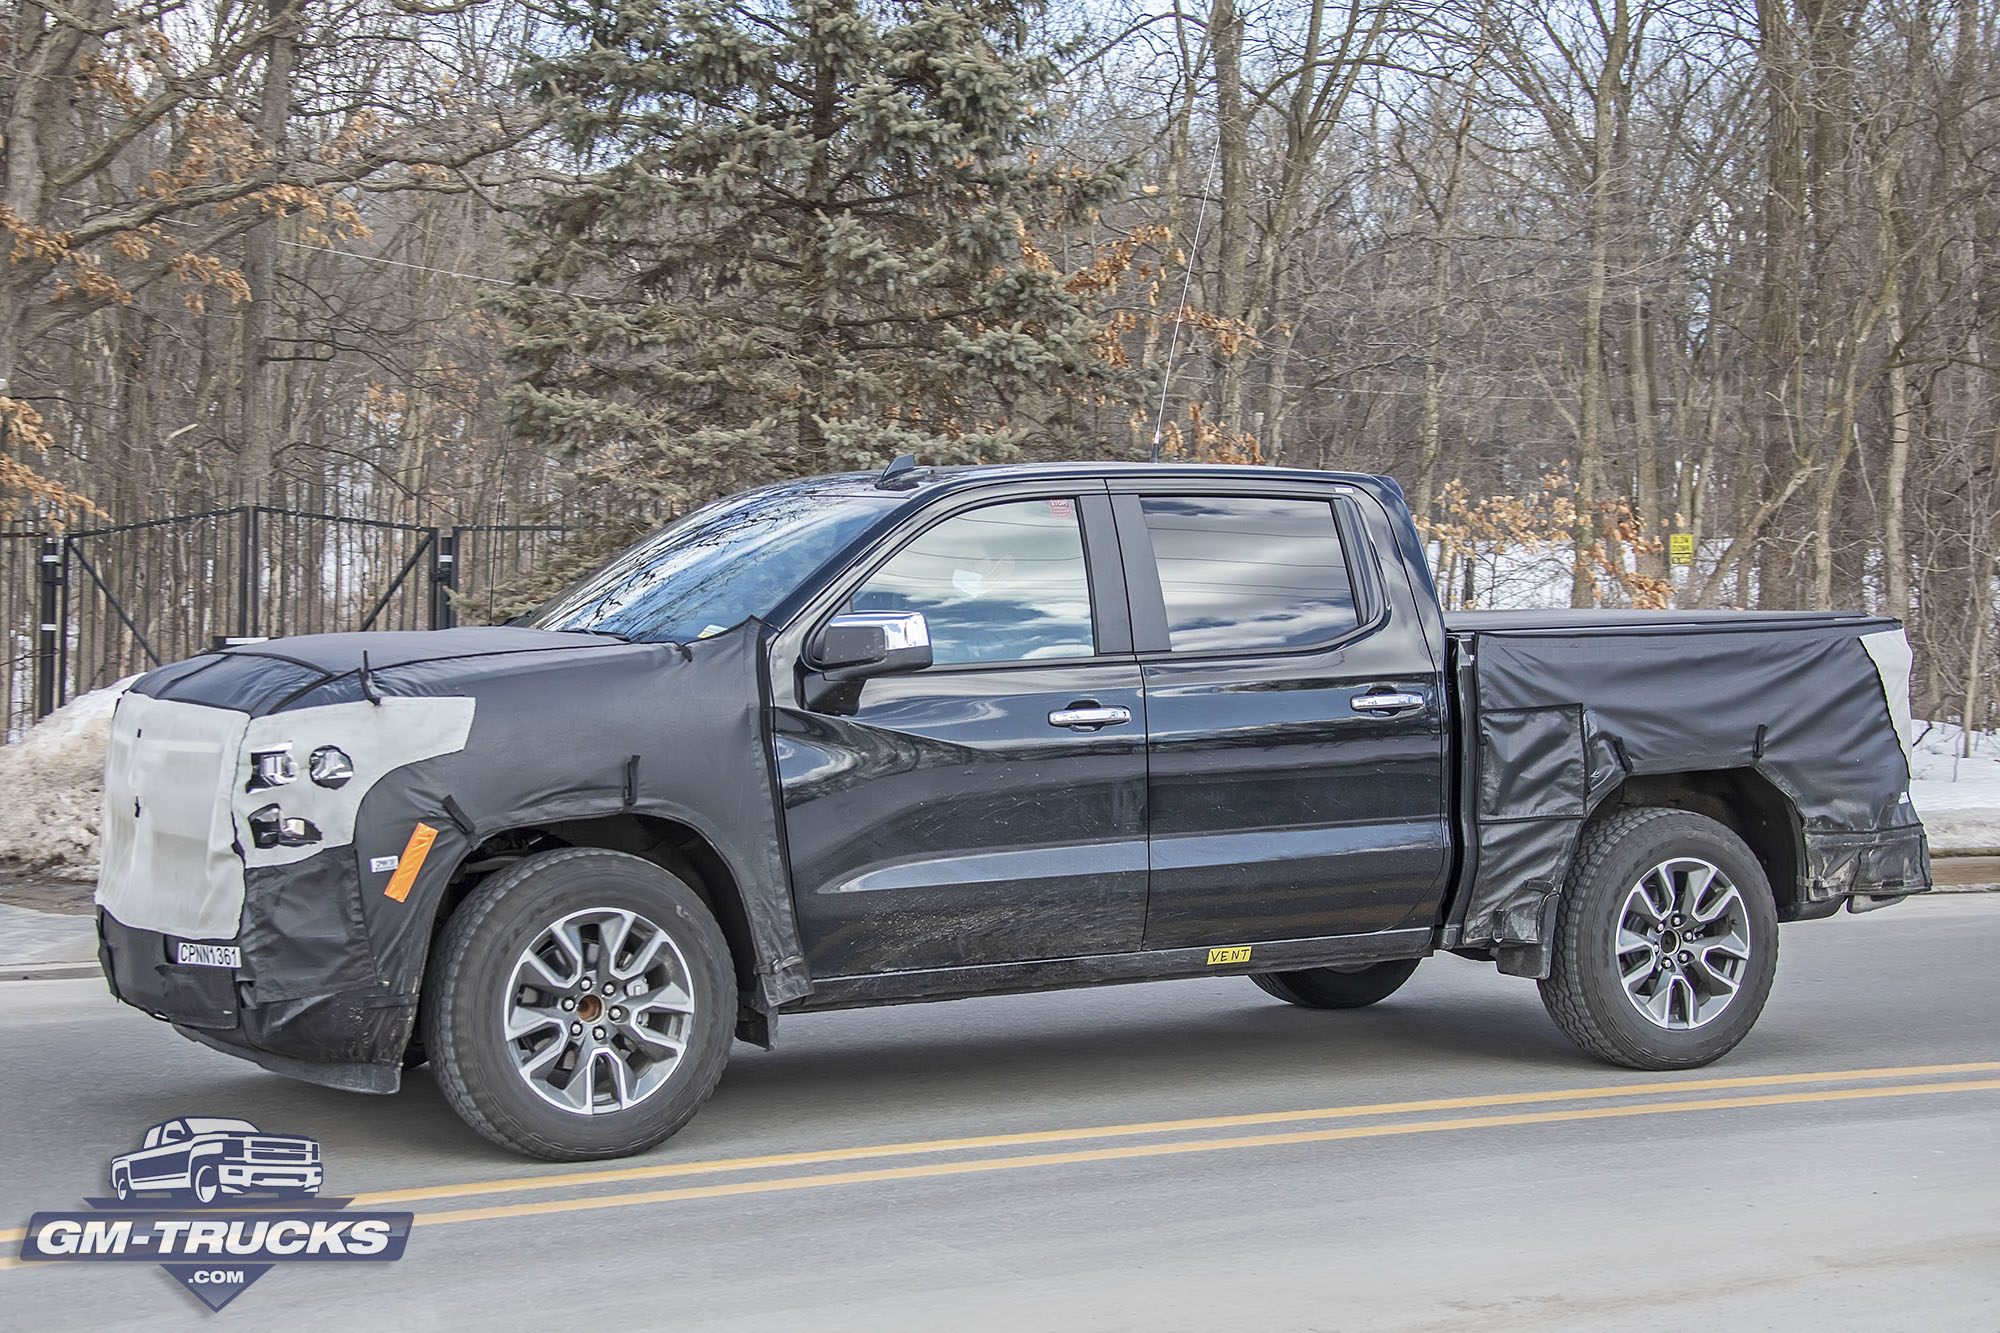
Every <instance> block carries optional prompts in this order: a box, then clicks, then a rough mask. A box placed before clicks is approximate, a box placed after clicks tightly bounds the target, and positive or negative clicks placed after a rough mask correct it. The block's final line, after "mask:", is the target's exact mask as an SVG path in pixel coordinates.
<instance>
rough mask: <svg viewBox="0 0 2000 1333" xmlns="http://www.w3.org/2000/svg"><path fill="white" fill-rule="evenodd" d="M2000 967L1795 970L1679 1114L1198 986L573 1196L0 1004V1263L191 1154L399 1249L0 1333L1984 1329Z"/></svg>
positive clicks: (1419, 977) (949, 1029) (743, 1057)
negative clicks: (364, 1328) (363, 1218)
mask: <svg viewBox="0 0 2000 1333" xmlns="http://www.w3.org/2000/svg"><path fill="white" fill-rule="evenodd" d="M1996 952H2000V895H1994V894H1984V895H1954V896H1951V897H1944V896H1939V897H1937V898H1934V899H1931V900H1928V901H1916V902H1912V903H1909V904H1906V905H1902V906H1898V907H1896V908H1893V909H1889V910H1886V911H1883V912H1879V913H1875V914H1871V915H1867V916H1862V917H1848V916H1841V917H1838V918H1835V919H1833V920H1830V921H1826V922H1817V923H1811V924H1806V925H1800V926H1797V927H1794V928H1790V929H1788V930H1787V932H1786V934H1785V940H1784V956H1783V959H1782V961H1781V964H1780V968H1779V979H1778V985H1777V989H1776V992H1775V993H1774V995H1773V997H1772V1000H1771V1004H1770V1007H1769V1008H1768V1009H1767V1010H1766V1012H1765V1015H1764V1018H1763V1021H1762V1022H1761V1023H1760V1024H1759V1026H1758V1028H1757V1029H1756V1031H1754V1032H1753V1033H1752V1034H1751V1036H1750V1037H1749V1039H1748V1040H1747V1041H1745V1043H1744V1044H1743V1045H1742V1046H1741V1047H1739V1048H1738V1050H1737V1051H1736V1052H1735V1053H1734V1054H1733V1055H1732V1056H1730V1057H1729V1058H1727V1059H1726V1060H1724V1061H1723V1062H1722V1063H1720V1064H1718V1065H1715V1066H1713V1067H1711V1068H1709V1069H1706V1070H1697V1071H1693V1072H1691V1073H1688V1074H1682V1075H1664V1074H1641V1073H1635V1072H1633V1071H1629V1070H1616V1069H1610V1068H1607V1067H1604V1066H1601V1065H1597V1064H1595V1063H1593V1062H1591V1061H1590V1060H1588V1059H1587V1058H1585V1057H1583V1056H1582V1055H1580V1054H1578V1053H1577V1052H1576V1051H1574V1050H1573V1049H1572V1048H1571V1047H1570V1046H1569V1045H1568V1044H1567V1043H1566V1042H1565V1041H1564V1039H1563V1038H1562V1037H1561V1036H1560V1035H1559V1034H1558V1033H1557V1032H1556V1031H1555V1029H1554V1028H1553V1026H1551V1025H1550V1023H1549V1022H1548V1020H1547V1018H1546V1017H1545V1016H1544V1014H1543V1012H1542V1009H1541V1005H1540V1002H1539V1000H1538V999H1537V997H1536V994H1535V988H1534V986H1533V985H1532V983H1527V982H1521V981H1516V980H1513V979H1510V978H1505V977H1501V976H1499V975H1498V974H1497V973H1495V972H1494V971H1493V969H1492V968H1491V967H1489V966H1482V965H1478V964H1473V963H1469V962H1465V961H1462V960H1459V959H1455V958H1450V957H1443V958H1437V959H1433V960H1431V961H1430V962H1427V963H1426V964H1425V965H1424V966H1423V967H1421V968H1419V969H1418V971H1417V974H1416V976H1415V978H1414V979H1413V980H1412V981H1411V982H1410V983H1409V985H1408V986H1406V987H1405V988H1404V989H1403V990H1402V991H1401V992H1400V993H1398V994H1397V995H1396V996H1394V997H1393V998H1391V999H1390V1000H1389V1001H1387V1002H1385V1003H1384V1004H1382V1005H1380V1006H1378V1007H1376V1008H1374V1009H1372V1010H1366V1011H1359V1012H1350V1013H1311V1012H1307V1011H1304V1010H1297V1009H1291V1008H1288V1007H1286V1006H1284V1005H1281V1004H1279V1003H1277V1002H1275V1001H1272V1000H1270V999H1268V998H1267V997H1265V996H1264V995H1263V994H1262V993H1261V992H1259V991H1257V990H1255V989H1254V988H1253V987H1252V986H1251V985H1250V984H1249V983H1248V982H1247V981H1244V980H1241V979H1224V978H1218V979H1215V980H1204V981H1190V982H1175V983H1164V984H1157V985H1143V986H1126V987H1115V988H1110V989H1106V990H1101V991H1094V992H1070V993H1063V994H1052V995H1040V996H1019V997H1007V998H996V999H990V1000H977V1001H961V1002H958V1003H953V1004H941V1005H927V1006H913V1007H908V1008H900V1009H883V1010H874V1011H866V1012H857V1013H845V1014H826V1015H817V1016H809V1017H803V1018H791V1019H786V1020H784V1021H783V1022H782V1023H781V1025H780V1028H779V1034H778V1035H779V1041H780V1045H779V1048H778V1049H777V1050H776V1051H775V1052H770V1053H765V1052H761V1051H757V1050H754V1049H752V1048H749V1047H745V1046H738V1047H737V1054H736V1057H735V1059H734V1062H733V1063H732V1064H731V1066H730V1068H729V1071H728V1073H727V1075H726V1076H725V1078H724V1081H723V1084H722V1087H721V1089H720V1090H719V1091H718V1093H717V1094H716V1097H715V1099H714V1101H713V1102H711V1103H710V1105H709V1106H708V1107H707V1109H705V1110H704V1111H703V1112H702V1114H701V1115H700V1116H699V1117H697V1118H696V1120H695V1121H694V1123H693V1124H692V1125H690V1126H689V1127H688V1129H686V1130H685V1131H683V1132H682V1133H681V1135H680V1136H678V1137H677V1138H676V1139H674V1140H673V1141H671V1142H669V1143H668V1144H666V1145H664V1146H663V1147H661V1148H659V1149H656V1150H655V1151H654V1152H652V1153H650V1154H648V1155H647V1156H645V1157H643V1158H639V1159H633V1160H630V1161H626V1162H619V1163H606V1164H588V1165H579V1166H560V1167H558V1166H551V1165H548V1164H545V1163H535V1162H529V1161H525V1160H522V1159H518V1158H513V1157H510V1156H508V1155H506V1154H504V1153H501V1152H500V1151H498V1150H496V1149H493V1148H490V1147H488V1146H487V1145H485V1144H484V1142H483V1141H481V1140H479V1139H477V1138H476V1137H475V1136H473V1135H472V1133H471V1132H470V1131H469V1130H466V1129H465V1128H463V1127H462V1126H461V1125H460V1124H459V1122H458V1121H457V1120H456V1119H455V1118H454V1117H453V1116H452V1114H451V1112H450V1111H449V1109H448V1108H447V1107H446V1106H445V1104H444V1102H443V1100H442V1098H441V1097H440V1096H439V1095H438V1093H437V1091H436V1089H435V1087H434V1086H433V1085H432V1083H431V1081H430V1079H429V1078H428V1076H426V1075H425V1074H423V1073H421V1072H420V1073H417V1074H414V1075H412V1077H411V1078H410V1079H409V1080H408V1081H407V1082H406V1085H405V1089H404V1091H403V1092H402V1093H400V1094H398V1095H397V1096H394V1097H389V1098H371V1097H363V1096H358V1095H350V1094H341V1093H336V1092H331V1091H327V1090H323V1089H319V1088H314V1087H310V1086H307V1085H303V1084H298V1083H294V1082H291V1081H289V1080H286V1079H282V1078H279V1077H276V1076H274V1075H269V1074H265V1073H263V1072H261V1071H259V1070H256V1069H254V1068H252V1067H250V1066H248V1065H245V1064H241V1063H239V1062H237V1061H234V1060H231V1059H229V1058H228V1057H225V1056H222V1055H218V1054H215V1053H213V1052H210V1051H207V1050H205V1049H203V1048H200V1047H197V1046H194V1045H192V1044H190V1043H188V1042H185V1041H183V1040H182V1039H180V1038H179V1037H177V1036H175V1035H174V1034H173V1033H172V1032H171V1031H170V1030H168V1029H167V1028H165V1027H164V1026H162V1025H160V1024H157V1023H154V1022H153V1021H151V1020H150V1019H147V1018H146V1017H144V1016H143V1015H140V1014H137V1013H134V1012H132V1011H130V1010H126V1009H123V1008H121V1007H119V1006H116V1005H114V1004H113V1003H112V1002H111V1001H110V1000H109V998H108V997H107V996H106V995H105V993H104V990H103V987H102V985H101V983H98V982H93V981H88V980H40V981H24V982H12V983H4V984H0V1105H4V1106H5V1108H6V1114H5V1115H4V1116H0V1198H4V1201H5V1205H6V1206H5V1208H4V1209H0V1232H4V1234H5V1237H6V1239H5V1249H4V1252H5V1253H8V1254H12V1253H15V1252H16V1250H17V1246H18V1243H19V1235H20V1230H19V1228H20V1227H21V1226H22V1224H24V1223H25V1222H26V1221H27V1218H28V1215H29V1214H30V1213H31V1212H33V1211H35V1210H37V1209H60V1208H76V1207H79V1206H80V1204H79V1200H80V1199H81V1198H82V1197H84V1196H86V1195H94V1194H102V1193H103V1192H104V1184H103V1181H104V1175H103V1172H104V1170H105V1164H106V1162H107V1161H108V1159H109V1158H110V1156H111V1155H112V1154H114V1153H117V1152H121V1151H125V1150H127V1149H129V1148H131V1147H133V1146H136V1143H137V1139H138V1136H139V1134H140V1133H141V1131H142V1130H143V1129H144V1128H145V1126H147V1125H148V1124H151V1123H153V1122H155V1121H159V1120H162V1119H166V1118H169V1117H172V1116H177V1115H199V1114H207V1115H227V1116H240V1117H245V1118H248V1119H250V1120H253V1121H255V1122H256V1123H257V1124H258V1125H259V1126H261V1127H262V1128H265V1129H268V1130H273V1131H288V1132H295V1133H303V1134H309V1135H312V1136H314V1137H317V1138H318V1139H320V1141H321V1143H322V1145H323V1151H324V1154H325V1161H326V1163H327V1169H328V1178H327V1182H326V1186H325V1190H324V1193H326V1194H329V1195H360V1196H362V1197H361V1198H360V1199H359V1200H358V1201H357V1204H356V1205H355V1206H357V1207H360V1206H363V1205H374V1206H378V1207H384V1208H391V1207H393V1208H406V1209H409V1210H412V1211H414V1212H415V1213H416V1214H417V1215H418V1216H417V1226H416V1228H415V1230H414V1231H413V1233H412V1235H411V1238H410V1242H409V1248H408V1254H407V1257H406V1258H405V1259H403V1260H402V1261H401V1262H400V1263H396V1264H386V1265H374V1264H370V1265H361V1264H324V1265H305V1264H298V1265H291V1266H288V1267H281V1268H279V1269H277V1270H275V1271H273V1272H271V1273H270V1274H268V1275H267V1276H265V1277H264V1278H263V1279H262V1280H261V1281H259V1282H258V1283H257V1284H255V1285H254V1286H252V1287H250V1288H249V1289H248V1290H247V1291H246V1292H244V1293H243V1295H241V1296H240V1297H238V1298H237V1300H236V1301H235V1303H234V1304H232V1305H230V1306H229V1307H228V1308H227V1309H226V1310H224V1311H223V1312H222V1313H221V1314H219V1315H211V1314H209V1313H208V1311H207V1310H206V1309H205V1308H204V1307H202V1306H201V1305H199V1304H198V1303H197V1302H196V1301H195V1300H194V1298H193V1297H192V1296H191V1295H190V1294H189V1293H188V1292H187V1291H185V1290H184V1289H182V1288H181V1287H180V1286H178V1285H176V1284H175V1283H174V1282H172V1281H171V1280H170V1279H169V1278H168V1277H167V1276H166V1275H165V1274H164V1273H162V1272H161V1271H159V1269H158V1268H156V1267H154V1266H153V1265H152V1264H149V1263H132V1264H119V1265H96V1264H90V1265H85V1264H68V1265H49V1264H36V1265H28V1264H20V1263H17V1262H13V1261H0V1270H4V1271H0V1324H4V1325H6V1326H8V1327H15V1328H36V1329H53V1328H104V1327H111V1326H117V1327H121V1328H138V1327H162V1328H187V1327H195V1326H199V1325H203V1324H206V1323H208V1322H209V1321H210V1320H213V1321H215V1324H216V1326H218V1327H220V1326H223V1325H228V1326H231V1327H238V1328H279V1327H283V1328H321V1327H326V1328H336V1327H337V1328H352V1327H356V1326H359V1325H362V1324H364V1322H369V1323H374V1324H384V1323H387V1322H388V1321H393V1323H394V1325H395V1326H398V1327H408V1328H419V1327H426V1328H427V1327H471V1326H481V1327H485V1328H502V1329H510V1328H531V1327H532V1328H536V1329H550V1328H562V1329H566V1330H577V1329H653V1328H661V1329H740V1330H757V1331H758V1333H769V1331H770V1330H773V1329H781V1328H812V1329H814V1330H820V1329H868V1330H879V1329H905V1328H907V1329H942V1328H950V1329H954V1330H956V1329H989V1328H990V1329H1008V1330H1013V1329H1046V1328H1054V1329H1070V1328H1078V1329H1180V1328H1186V1329H1214V1328H1239V1327H1241V1328H1251V1327H1263V1328H1273V1329H1355V1330H1376V1329H1393V1328H1447V1327H1449V1328H1462V1327H1478V1328H1480V1329H1481V1330H1487V1329H1547V1328H1590V1329H1601V1328H1603V1329H1635V1330H1637V1329H1644V1330H1651V1331H1655V1333H1656V1331H1657V1330H1662V1329H1682V1328H1690V1327H1705V1328H1716V1329H1748V1328H1771V1329H1791V1328H1814V1329H1826V1328H1853V1329H1870V1330H1874V1329H1893V1328H1911V1329H1926V1330H1933V1329H1975V1330H1995V1329H2000V1189H1996V1185H2000V1133H1996V1131H2000V992H1996V989H1995V986H1994V966H1993V959H1994V957H1995V955H1996ZM1967 1066H1971V1067H1967ZM1213 1118H1229V1119H1228V1120H1227V1122H1226V1123H1220V1124H1217V1123H1187V1122H1189V1121H1199V1120H1204V1119H1207V1120H1212V1119H1213ZM1104 1127H1110V1128H1111V1129H1112V1130H1113V1131H1114V1132H1110V1133H1079V1132H1078V1131H1087V1130H1093V1129H1101V1128H1104ZM968 1139H980V1140H983V1141H978V1142H966V1141H965V1140H968ZM773 1157H780V1158H781V1160H775V1161H773V1160H768V1159H770V1158H773Z"/></svg>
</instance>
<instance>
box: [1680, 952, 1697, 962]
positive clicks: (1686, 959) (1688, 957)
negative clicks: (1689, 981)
mask: <svg viewBox="0 0 2000 1333" xmlns="http://www.w3.org/2000/svg"><path fill="white" fill-rule="evenodd" d="M1681 961H1682V962H1683V963H1692V962H1693V961H1694V955H1693V954H1691V953H1684V954H1682V955H1681Z"/></svg>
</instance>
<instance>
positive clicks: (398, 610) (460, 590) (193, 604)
mask: <svg viewBox="0 0 2000 1333" xmlns="http://www.w3.org/2000/svg"><path fill="white" fill-rule="evenodd" d="M563 531H564V529H563V528H561V527H560V526H553V525H536V524H506V523H500V524H461V525H458V526H454V527H442V526H427V525H422V524H414V523H397V522H389V521H385V520H382V519H374V518H354V517H349V516H346V515H341V514H320V513H312V512H308V511H305V510H299V509H279V508H274V507H272V506H268V505H237V506H234V507H232V508H229V509H215V510H210V511H208V512H206V513H200V514H184V515H179V516H177V517H173V518H160V519H153V520H150V521H148V522H143V523H124V524H119V525H118V526H116V527H104V528H82V529H78V530H76V531H72V532H67V533H62V534H48V533H43V532H39V531H31V530H28V529H26V528H25V527H22V526H21V525H18V524H17V525H13V526H10V527H8V528H5V529H0V626H5V629H6V634H7V642H6V651H5V654H4V657H0V699H4V703H5V707H6V710H7V712H6V738H7V739H8V740H13V739H15V738H16V737H18V736H19V735H20V734H21V733H22V732H24V731H25V730H27V728H28V727H29V726H31V725H32V724H33V723H34V721H35V720H36V719H38V718H41V717H44V716H46V715H47V714H49V713H50V712H52V711H54V710H55V709H57V708H60V707H61V706H62V705H63V704H64V703H65V702H67V701H68V700H69V699H71V698H74V697H75V696H76V695H79V694H82V693H85V692H86V691H89V690H94V689H98V688H100V687H101V686H104V685H109V684H111V683H112V682H113V681H116V680H119V679H122V678H123V677H125V676H129V675H132V674H133V673H134V672H138V671H145V670H148V669H149V668H151V667H155V666H159V665H162V664H164V663H167V662H173V661H178V660H179V659H181V658H184V657H191V656H193V655H194V654H196V653H199V652H203V651H206V650H207V649H209V648H212V647H214V646H215V645H216V644H218V643H220V642H223V641H226V640H229V639H256V638H275V637H277V636H280V635H286V634H317V633H323V632H327V631H331V630H370V629H444V628H447V627H449V626H451V625H453V624H456V623H457V621H458V614H459V613H458V609H457V607H456V606H455V605H454V600H453V595H454V594H457V597H458V600H459V601H460V602H462V603H466V604H468V606H469V607H471V608H475V609H476V608H477V607H478V605H479V603H480V598H481V596H482V594H487V593H489V592H490V591H491V590H492V589H493V588H494V587H495V586H496V585H498V584H500V583H501V582H503V581H504V580H506V579H507V578H508V577H509V576H511V575H513V574H516V573H520V572H522V571H524V570H526V569H528V568H529V567H530V566H531V565H532V564H533V563H534V561H535V559H536V558H537V556H538V555H539V554H540V553H541V550H542V548H543V546H544V545H545V544H546V543H547V542H549V541H550V540H551V539H553V538H555V537H558V536H560V534H561V533H562V532H563Z"/></svg>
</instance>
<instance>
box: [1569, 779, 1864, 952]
mask: <svg viewBox="0 0 2000 1333" xmlns="http://www.w3.org/2000/svg"><path fill="white" fill-rule="evenodd" d="M1641 806H1658V807H1664V808H1667V809H1674V810H1687V811H1690V812H1692V813H1694V814H1698V815H1705V816H1707V817H1708V818H1710V819H1713V820H1714V821H1715V822H1716V823H1718V824H1721V825H1722V826H1723V827H1724V828H1726V829H1728V830H1730V831H1731V832H1732V833H1734V834H1735V835H1736V836H1737V837H1739V838H1741V839H1743V841H1744V842H1745V843H1747V844H1748V845H1749V847H1750V850H1751V851H1752V852H1754V853H1755V854H1756V856H1757V860H1758V862H1759V863H1760V864H1761V865H1762V866H1763V868H1764V877H1765V878H1766V879H1768V880H1769V881H1770V883H1771V895H1772V897H1773V899H1775V901H1776V906H1777V909H1778V919H1779V920H1780V921H1794V920H1798V919H1800V917H1801V916H1802V915H1805V914H1807V913H1808V911H1809V908H1808V905H1807V904H1806V900H1805V896H1804V894H1803V892H1802V885H1803V871H1804V866H1805V863H1806V859H1805V825H1804V823H1803V822H1802V821H1801V820H1800V818H1799V811H1798V807H1797V806H1796V805H1794V804H1793V802H1792V799H1791V798H1790V797H1789V796H1787V795H1785V793H1784V792H1783V791H1782V790H1781V789H1780V788H1779V787H1778V785H1777V784H1776V783H1774V782H1772V781H1771V780H1770V779H1769V778H1768V777H1765V776H1764V775H1763V774H1762V773H1760V772H1758V771H1757V770H1756V769H1754V768H1723V769H1704V770H1694V771H1690V772H1685V773H1641V774H1635V775H1633V776H1631V777H1628V778H1626V779H1625V780H1624V781H1623V782H1622V783H1620V784H1619V785H1618V786H1616V787H1614V788H1613V789H1612V790H1611V791H1609V792H1607V793H1606V794H1605V796H1604V797H1603V799H1602V800H1600V801H1599V803H1598V804H1597V806H1596V807H1595V808H1593V809H1592V810H1591V812H1590V819H1589V821H1588V822H1589V823H1596V822H1598V821H1599V820H1603V819H1607V818H1609V817H1610V816H1611V815H1613V814H1616V813H1617V812H1619V811H1620V810H1628V809H1633V808H1636V807H1641ZM1832 905H1833V906H1835V907H1838V906H1839V901H1838V900H1837V899H1835V900H1833V902H1832Z"/></svg>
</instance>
